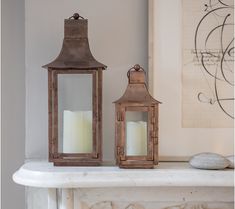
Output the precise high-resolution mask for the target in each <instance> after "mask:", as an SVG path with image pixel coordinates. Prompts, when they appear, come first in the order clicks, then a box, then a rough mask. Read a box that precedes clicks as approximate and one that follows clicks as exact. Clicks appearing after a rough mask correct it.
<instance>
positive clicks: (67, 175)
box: [13, 162, 234, 209]
mask: <svg viewBox="0 0 235 209" xmlns="http://www.w3.org/2000/svg"><path fill="white" fill-rule="evenodd" d="M13 180H14V181H15V182H16V183H17V184H21V185H24V186H26V187H38V188H47V189H48V206H47V207H48V209H88V208H92V209H127V208H128V209H132V208H133V209H134V208H136V209H144V208H145V209H158V208H159V209H163V208H182V209H183V208H190V209H191V208H192V209H194V208H197V209H203V208H204V209H207V208H211V209H217V208H223V209H230V208H231V209H232V208H233V202H234V200H233V183H234V171H233V170H232V169H226V170H198V169H193V168H191V167H190V166H189V165H188V163H160V164H159V165H158V166H157V167H156V169H151V170H149V169H148V170H146V169H143V170H142V169H141V170H139V169H138V170H137V169H131V170H130V169H119V168H118V167H114V166H102V167H54V166H53V164H52V163H48V162H28V163H26V164H24V165H23V166H22V167H21V168H20V169H19V170H18V171H17V172H16V173H15V174H14V175H13ZM45 207H46V206H44V208H45ZM28 209H34V208H28Z"/></svg>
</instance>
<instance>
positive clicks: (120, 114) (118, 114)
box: [117, 112, 123, 121]
mask: <svg viewBox="0 0 235 209" xmlns="http://www.w3.org/2000/svg"><path fill="white" fill-rule="evenodd" d="M117 121H123V114H122V112H117Z"/></svg>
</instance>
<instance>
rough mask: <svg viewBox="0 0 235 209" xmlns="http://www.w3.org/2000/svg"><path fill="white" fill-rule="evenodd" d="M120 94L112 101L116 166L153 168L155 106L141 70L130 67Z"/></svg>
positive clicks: (156, 159)
mask: <svg viewBox="0 0 235 209" xmlns="http://www.w3.org/2000/svg"><path fill="white" fill-rule="evenodd" d="M127 77H128V79H129V84H128V86H127V89H126V91H125V93H124V95H123V96H122V97H121V98H120V99H119V100H117V101H115V102H114V103H115V110H116V119H115V120H116V121H115V126H116V136H115V137H116V140H115V141H116V150H115V153H116V163H117V165H119V167H121V168H153V167H154V165H156V164H158V106H159V103H160V102H159V101H157V100H155V99H154V98H153V97H152V96H151V95H150V94H149V92H148V90H147V87H146V83H145V71H144V70H143V68H141V67H140V66H139V65H135V66H134V67H133V68H131V69H130V70H129V71H128V73H127Z"/></svg>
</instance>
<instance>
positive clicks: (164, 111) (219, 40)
mask: <svg viewBox="0 0 235 209" xmlns="http://www.w3.org/2000/svg"><path fill="white" fill-rule="evenodd" d="M233 5H234V4H233V0H224V1H221V0H220V1H218V0H176V1H172V0H149V85H150V89H151V91H152V94H153V96H154V97H155V98H156V99H158V100H159V101H161V102H162V104H161V105H160V108H159V109H160V112H159V118H160V120H159V149H160V150H159V155H160V160H162V161H165V160H166V161H168V160H170V161H184V160H188V159H189V157H191V156H192V155H194V154H196V153H200V152H215V153H219V154H222V155H232V154H233V149H234V131H233V123H234V119H233V118H234V115H233V103H234V98H233V86H234V83H233V82H234V81H233V78H234V68H233V66H234V45H233V42H234V32H233V29H234V22H233V19H234V17H233V12H234V6H233Z"/></svg>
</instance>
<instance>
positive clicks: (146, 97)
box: [114, 65, 161, 105]
mask: <svg viewBox="0 0 235 209" xmlns="http://www.w3.org/2000/svg"><path fill="white" fill-rule="evenodd" d="M133 69H134V70H133ZM127 76H128V79H129V83H128V86H127V88H126V91H125V93H124V94H123V96H122V97H121V98H120V99H118V100H117V101H115V102H114V103H116V104H123V103H141V104H143V105H145V104H146V105H149V104H156V103H161V102H159V101H157V100H156V99H154V98H153V97H152V96H151V95H150V94H149V92H148V89H147V86H146V83H145V71H144V70H143V69H142V68H141V67H140V66H139V65H135V66H134V67H133V68H131V69H130V70H129V71H128V74H127Z"/></svg>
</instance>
